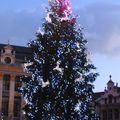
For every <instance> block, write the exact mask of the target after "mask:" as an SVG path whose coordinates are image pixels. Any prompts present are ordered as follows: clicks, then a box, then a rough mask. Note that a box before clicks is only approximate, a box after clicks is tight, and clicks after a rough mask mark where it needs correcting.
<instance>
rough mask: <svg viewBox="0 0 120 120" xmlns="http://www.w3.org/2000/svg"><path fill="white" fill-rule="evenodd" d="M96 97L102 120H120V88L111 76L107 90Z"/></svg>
mask: <svg viewBox="0 0 120 120" xmlns="http://www.w3.org/2000/svg"><path fill="white" fill-rule="evenodd" d="M94 97H95V105H96V112H97V113H98V114H99V117H100V120H120V87H118V84H117V83H116V85H115V84H114V82H113V81H112V79H111V75H110V80H109V81H108V83H107V87H106V88H105V90H104V91H103V92H97V93H95V96H94Z"/></svg>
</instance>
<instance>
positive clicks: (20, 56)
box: [0, 44, 30, 120]
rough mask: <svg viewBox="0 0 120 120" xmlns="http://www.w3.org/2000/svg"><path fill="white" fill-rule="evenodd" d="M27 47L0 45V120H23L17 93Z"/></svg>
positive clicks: (20, 98) (19, 95) (21, 101)
mask: <svg viewBox="0 0 120 120" xmlns="http://www.w3.org/2000/svg"><path fill="white" fill-rule="evenodd" d="M26 56H27V57H29V56H30V49H28V48H27V47H20V46H12V45H10V44H7V45H4V44H0V120H1V119H3V120H23V115H22V111H21V110H22V105H23V99H22V96H21V94H20V93H19V92H18V90H19V87H20V86H21V85H22V83H21V81H20V76H22V75H24V74H26V73H25V71H24V62H25V57H26Z"/></svg>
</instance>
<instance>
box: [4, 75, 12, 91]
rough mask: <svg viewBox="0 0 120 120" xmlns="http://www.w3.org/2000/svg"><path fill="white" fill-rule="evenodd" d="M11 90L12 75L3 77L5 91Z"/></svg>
mask: <svg viewBox="0 0 120 120" xmlns="http://www.w3.org/2000/svg"><path fill="white" fill-rule="evenodd" d="M9 89H10V75H7V74H6V75H4V76H3V91H8V90H9Z"/></svg>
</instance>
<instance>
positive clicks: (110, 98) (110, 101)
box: [105, 95, 117, 104]
mask: <svg viewBox="0 0 120 120" xmlns="http://www.w3.org/2000/svg"><path fill="white" fill-rule="evenodd" d="M116 102H117V98H116V97H113V96H112V95H109V96H108V99H107V98H105V104H108V103H109V104H111V103H116Z"/></svg>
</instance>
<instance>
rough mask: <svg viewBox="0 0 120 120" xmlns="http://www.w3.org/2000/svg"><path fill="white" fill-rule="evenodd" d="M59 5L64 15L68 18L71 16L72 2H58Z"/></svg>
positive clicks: (60, 0) (62, 0) (58, 0)
mask: <svg viewBox="0 0 120 120" xmlns="http://www.w3.org/2000/svg"><path fill="white" fill-rule="evenodd" d="M56 2H57V3H58V5H59V6H60V12H61V13H64V14H65V15H66V16H69V15H70V14H71V12H72V11H71V3H70V0H56Z"/></svg>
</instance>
